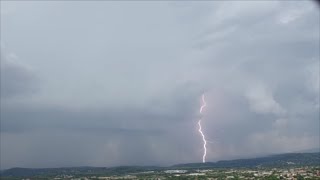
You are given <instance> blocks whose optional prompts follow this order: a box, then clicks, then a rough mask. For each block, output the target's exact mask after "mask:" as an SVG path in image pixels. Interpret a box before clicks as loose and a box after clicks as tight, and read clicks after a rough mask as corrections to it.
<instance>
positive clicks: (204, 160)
mask: <svg viewBox="0 0 320 180" xmlns="http://www.w3.org/2000/svg"><path fill="white" fill-rule="evenodd" d="M201 99H202V105H201V107H200V114H202V111H203V108H204V107H206V106H207V104H206V101H205V99H204V94H202V98H201ZM198 125H199V133H200V134H201V136H202V141H203V149H204V152H203V156H202V162H203V163H205V162H206V155H207V147H206V145H207V141H206V137H205V135H204V134H203V132H202V128H201V119H199V121H198Z"/></svg>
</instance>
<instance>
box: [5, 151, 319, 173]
mask: <svg viewBox="0 0 320 180" xmlns="http://www.w3.org/2000/svg"><path fill="white" fill-rule="evenodd" d="M311 165H315V166H320V152H316V153H287V154H279V155H272V156H267V157H259V158H251V159H237V160H228V161H218V162H207V163H188V164H178V165H174V166H170V167H157V166H119V167H111V168H106V167H70V168H40V169H32V168H11V169H8V170H4V171H2V172H1V177H31V176H55V175H59V174H60V175H61V174H68V175H83V174H87V175H97V174H100V175H101V174H103V175H120V174H128V173H137V172H143V171H159V170H167V169H201V168H257V167H287V166H288V167H289V166H311Z"/></svg>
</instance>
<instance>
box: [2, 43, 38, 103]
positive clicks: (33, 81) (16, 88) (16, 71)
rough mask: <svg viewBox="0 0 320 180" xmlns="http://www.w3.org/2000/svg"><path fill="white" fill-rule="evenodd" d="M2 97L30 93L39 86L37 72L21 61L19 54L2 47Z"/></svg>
mask: <svg viewBox="0 0 320 180" xmlns="http://www.w3.org/2000/svg"><path fill="white" fill-rule="evenodd" d="M0 72H1V98H3V99H5V98H10V97H15V96H23V95H30V94H32V93H33V92H35V91H36V90H37V88H38V79H37V76H36V75H35V73H34V72H33V71H32V70H31V68H28V67H27V66H25V65H23V64H21V63H19V60H18V58H17V56H16V55H15V54H13V53H10V54H9V53H7V52H6V51H5V50H4V48H1V71H0Z"/></svg>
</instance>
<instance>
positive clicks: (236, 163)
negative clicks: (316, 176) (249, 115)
mask: <svg viewBox="0 0 320 180" xmlns="http://www.w3.org/2000/svg"><path fill="white" fill-rule="evenodd" d="M292 165H295V166H308V165H320V152H316V153H287V154H278V155H271V156H266V157H259V158H250V159H236V160H229V161H218V162H207V163H188V164H178V165H174V166H173V167H179V168H193V167H197V168H199V167H203V168H208V167H210V168H240V167H248V168H252V167H284V166H292Z"/></svg>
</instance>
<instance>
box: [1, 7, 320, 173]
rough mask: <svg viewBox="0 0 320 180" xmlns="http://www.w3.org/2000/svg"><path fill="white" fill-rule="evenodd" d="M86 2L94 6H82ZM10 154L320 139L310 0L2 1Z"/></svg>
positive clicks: (107, 156)
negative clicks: (200, 128) (203, 137)
mask: <svg viewBox="0 0 320 180" xmlns="http://www.w3.org/2000/svg"><path fill="white" fill-rule="evenodd" d="M83 12H86V13H83ZM1 41H2V42H1V43H2V44H3V46H2V47H1V146H0V147H1V151H0V152H1V159H0V162H1V168H9V167H16V166H20V167H21V166H22V167H60V166H83V165H91V166H116V165H170V164H175V163H186V162H200V161H201V158H202V149H201V148H202V145H201V143H202V142H201V137H200V135H199V134H198V132H197V124H196V123H197V119H198V118H200V114H199V113H198V110H199V106H200V96H201V94H202V93H205V94H206V98H207V105H208V106H207V108H206V109H205V112H204V116H203V117H202V118H203V125H204V127H203V130H204V132H205V134H206V135H207V138H208V140H209V141H210V143H209V144H208V153H207V155H208V156H207V160H208V161H216V160H221V159H233V158H239V157H250V156H259V155H264V154H271V153H281V152H294V151H300V150H307V149H312V148H318V147H319V73H320V72H319V65H320V64H319V9H318V6H317V5H316V4H315V3H314V2H312V1H310V2H309V1H303V2H297V1H293V2H287V1H286V2H278V1H270V2H269V1H268V2H267V1H265V2H253V1H243V2H242V1H233V2H231V1H230V2H229V1H228V2H217V1H215V2H28V3H25V2H1Z"/></svg>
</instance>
